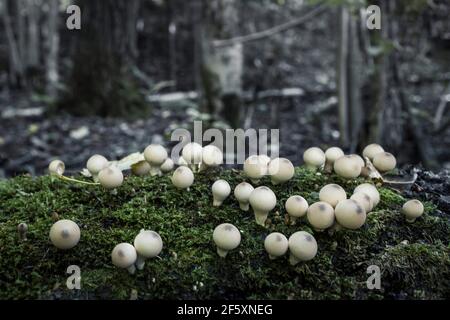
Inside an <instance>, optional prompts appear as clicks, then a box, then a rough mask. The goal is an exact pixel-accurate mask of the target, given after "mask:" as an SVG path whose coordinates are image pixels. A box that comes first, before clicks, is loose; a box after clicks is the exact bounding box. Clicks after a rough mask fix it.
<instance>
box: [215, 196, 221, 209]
mask: <svg viewBox="0 0 450 320" xmlns="http://www.w3.org/2000/svg"><path fill="white" fill-rule="evenodd" d="M222 202H223V201H222V200H219V199H216V198H215V197H214V200H213V206H214V207H220V206H221V205H222Z"/></svg>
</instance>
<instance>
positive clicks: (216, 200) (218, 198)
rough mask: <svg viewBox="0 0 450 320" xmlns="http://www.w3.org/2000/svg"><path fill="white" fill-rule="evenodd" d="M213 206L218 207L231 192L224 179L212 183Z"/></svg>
mask: <svg viewBox="0 0 450 320" xmlns="http://www.w3.org/2000/svg"><path fill="white" fill-rule="evenodd" d="M211 189H212V194H213V206H214V207H219V206H220V205H221V204H222V202H223V201H224V200H225V199H226V198H228V196H229V195H230V193H231V187H230V185H229V183H228V182H226V181H225V180H222V179H220V180H217V181H216V182H214V183H213V185H212V188H211Z"/></svg>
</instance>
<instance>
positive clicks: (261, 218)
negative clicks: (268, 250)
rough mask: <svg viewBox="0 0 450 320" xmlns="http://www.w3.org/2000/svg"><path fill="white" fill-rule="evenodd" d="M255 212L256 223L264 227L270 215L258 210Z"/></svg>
mask: <svg viewBox="0 0 450 320" xmlns="http://www.w3.org/2000/svg"><path fill="white" fill-rule="evenodd" d="M254 211H255V219H256V223H257V224H259V225H261V226H263V227H264V226H265V224H266V220H267V216H268V215H269V213H268V212H264V211H258V210H254Z"/></svg>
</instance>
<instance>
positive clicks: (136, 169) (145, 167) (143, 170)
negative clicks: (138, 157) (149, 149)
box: [131, 160, 151, 177]
mask: <svg viewBox="0 0 450 320" xmlns="http://www.w3.org/2000/svg"><path fill="white" fill-rule="evenodd" d="M150 169H151V167H150V164H149V163H148V162H147V161H145V160H143V161H140V162H138V163H136V164H133V165H132V166H131V172H132V173H133V174H134V175H136V176H139V177H142V176H145V175H147V174H148V173H149V172H150Z"/></svg>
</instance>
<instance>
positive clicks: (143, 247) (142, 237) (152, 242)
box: [134, 230, 163, 270]
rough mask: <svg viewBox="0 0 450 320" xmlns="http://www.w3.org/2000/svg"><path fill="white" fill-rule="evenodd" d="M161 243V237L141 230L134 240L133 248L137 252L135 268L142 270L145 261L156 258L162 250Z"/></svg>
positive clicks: (152, 232)
mask: <svg viewBox="0 0 450 320" xmlns="http://www.w3.org/2000/svg"><path fill="white" fill-rule="evenodd" d="M162 247H163V242H162V239H161V236H160V235H159V234H158V233H157V232H155V231H151V230H141V232H139V234H138V235H137V236H136V238H134V248H135V249H136V252H137V259H136V267H137V268H138V270H142V269H143V268H144V265H145V260H146V259H149V258H154V257H156V256H157V255H158V254H159V253H160V252H161V250H162Z"/></svg>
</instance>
